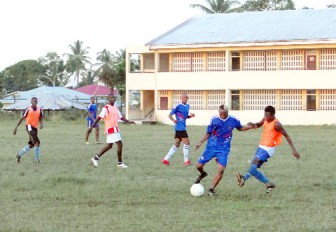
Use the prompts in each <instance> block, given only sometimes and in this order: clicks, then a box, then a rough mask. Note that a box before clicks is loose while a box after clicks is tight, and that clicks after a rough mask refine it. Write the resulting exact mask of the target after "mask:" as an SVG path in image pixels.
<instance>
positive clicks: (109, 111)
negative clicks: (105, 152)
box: [99, 104, 122, 134]
mask: <svg viewBox="0 0 336 232" xmlns="http://www.w3.org/2000/svg"><path fill="white" fill-rule="evenodd" d="M99 117H100V118H102V119H104V125H105V134H113V133H115V132H119V128H118V120H119V119H120V118H121V117H122V115H121V113H120V111H119V109H118V107H116V106H111V105H109V104H107V105H105V106H104V107H103V109H102V111H101V112H100V114H99Z"/></svg>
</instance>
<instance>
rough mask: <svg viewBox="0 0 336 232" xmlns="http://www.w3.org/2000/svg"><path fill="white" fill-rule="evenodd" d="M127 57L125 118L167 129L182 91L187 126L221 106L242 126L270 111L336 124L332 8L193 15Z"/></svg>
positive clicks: (286, 119)
mask: <svg viewBox="0 0 336 232" xmlns="http://www.w3.org/2000/svg"><path fill="white" fill-rule="evenodd" d="M126 53H127V61H126V65H127V73H126V116H127V117H128V118H129V119H132V120H154V121H158V122H162V123H171V122H170V120H169V119H168V114H169V111H170V110H171V108H172V107H173V105H175V104H177V103H178V102H179V101H180V95H181V93H182V92H187V93H188V94H189V104H190V106H191V112H193V113H195V114H196V117H195V118H193V119H191V120H189V121H188V124H189V125H206V124H207V123H208V122H209V120H210V118H211V116H213V115H214V114H217V109H218V106H219V105H221V104H226V105H228V106H229V108H230V114H232V115H234V116H237V117H238V118H239V119H240V120H241V121H242V123H246V122H248V121H258V120H260V119H261V118H262V117H263V109H264V107H265V106H267V105H273V106H275V107H276V110H277V112H276V115H277V117H278V118H279V119H280V120H281V121H282V123H283V124H287V125H313V124H314V125H322V124H336V9H321V10H313V9H309V10H288V11H263V12H246V13H230V14H205V15H200V16H195V17H192V18H190V19H189V20H187V21H185V22H183V23H182V24H180V25H178V26H176V27H175V28H173V29H171V30H169V31H168V32H166V33H165V34H163V35H160V36H158V37H157V38H155V39H153V40H151V41H150V42H148V43H147V44H145V45H143V46H136V47H128V48H127V50H126Z"/></svg>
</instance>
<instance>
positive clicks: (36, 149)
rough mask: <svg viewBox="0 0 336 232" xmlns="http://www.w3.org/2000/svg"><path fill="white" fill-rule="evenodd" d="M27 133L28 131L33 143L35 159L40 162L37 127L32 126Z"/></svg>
mask: <svg viewBox="0 0 336 232" xmlns="http://www.w3.org/2000/svg"><path fill="white" fill-rule="evenodd" d="M29 133H30V137H31V141H32V143H33V144H34V154H35V160H36V161H37V162H38V163H39V162H40V139H39V137H38V134H37V129H36V128H32V130H31V131H30V132H29Z"/></svg>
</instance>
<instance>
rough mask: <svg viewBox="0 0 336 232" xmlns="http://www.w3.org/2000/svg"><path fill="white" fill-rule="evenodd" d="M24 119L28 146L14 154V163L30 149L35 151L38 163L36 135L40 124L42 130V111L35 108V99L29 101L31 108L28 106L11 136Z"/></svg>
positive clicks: (38, 143) (38, 145)
mask: <svg viewBox="0 0 336 232" xmlns="http://www.w3.org/2000/svg"><path fill="white" fill-rule="evenodd" d="M24 119H26V130H27V132H28V135H29V141H28V145H27V146H25V147H24V148H23V149H22V150H21V151H19V152H17V153H16V161H17V162H18V163H20V161H21V157H22V156H23V155H24V154H26V153H27V152H28V151H29V150H30V149H31V148H33V147H34V151H35V160H36V162H38V163H40V139H39V137H38V135H37V128H38V125H39V124H40V129H42V128H43V120H42V119H43V111H42V109H41V108H40V107H38V106H37V98H36V97H33V98H32V99H31V106H29V107H28V108H27V109H26V110H25V111H24V113H23V115H22V117H21V118H20V120H19V122H18V124H17V126H16V127H15V128H14V130H13V134H14V135H16V130H17V128H18V127H19V126H20V124H21V123H22V121H23V120H24Z"/></svg>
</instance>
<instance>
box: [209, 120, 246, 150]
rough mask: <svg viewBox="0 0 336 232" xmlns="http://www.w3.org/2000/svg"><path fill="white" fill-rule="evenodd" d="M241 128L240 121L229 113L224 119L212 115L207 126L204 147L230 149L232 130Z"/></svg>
mask: <svg viewBox="0 0 336 232" xmlns="http://www.w3.org/2000/svg"><path fill="white" fill-rule="evenodd" d="M235 128H237V129H239V128H242V125H241V123H240V121H239V120H238V119H237V118H235V117H233V116H231V115H229V116H228V117H227V118H226V119H221V118H220V117H219V116H214V117H213V118H212V119H211V121H210V124H209V125H208V127H207V133H208V134H210V137H209V138H208V142H207V146H206V149H211V150H227V149H228V150H230V147H231V139H232V131H233V130H234V129H235Z"/></svg>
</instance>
